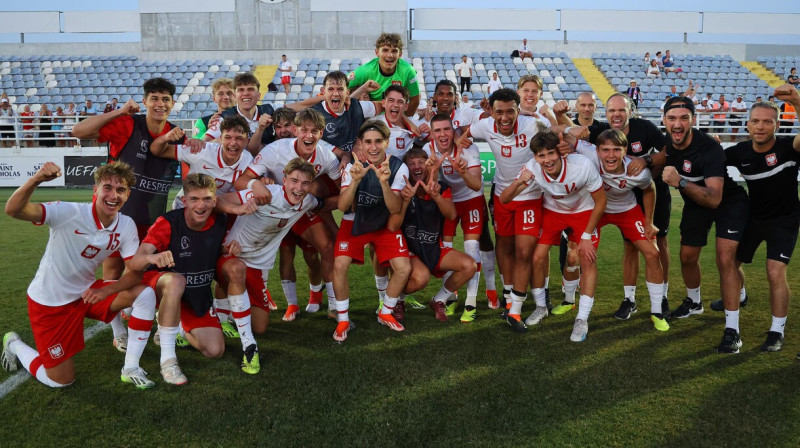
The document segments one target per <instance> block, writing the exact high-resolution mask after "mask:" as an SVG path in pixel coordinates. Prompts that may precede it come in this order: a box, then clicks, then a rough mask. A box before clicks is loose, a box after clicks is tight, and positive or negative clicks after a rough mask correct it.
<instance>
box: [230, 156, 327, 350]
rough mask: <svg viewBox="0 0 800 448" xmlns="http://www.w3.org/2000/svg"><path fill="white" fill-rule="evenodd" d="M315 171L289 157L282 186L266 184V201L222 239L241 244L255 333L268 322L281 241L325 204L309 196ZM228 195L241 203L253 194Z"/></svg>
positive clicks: (262, 330)
mask: <svg viewBox="0 0 800 448" xmlns="http://www.w3.org/2000/svg"><path fill="white" fill-rule="evenodd" d="M316 174H317V173H316V170H315V168H314V165H312V164H311V163H309V162H307V161H305V160H303V159H302V158H300V157H296V158H294V159H292V160H290V161H289V162H288V163H287V164H286V167H285V168H284V175H283V179H282V182H281V184H282V185H277V184H275V185H266V195H264V196H263V199H264V200H265V201H266V204H264V205H259V206H258V208H257V209H256V211H255V213H253V214H251V215H245V216H240V217H239V218H237V219H236V222H235V223H234V224H233V227H231V230H230V232H228V236H227V237H226V238H225V241H226V242H229V243H233V242H238V244H239V245H240V247H241V252H240V253H239V254H238V255H237V257H238V259H241V260H242V261H244V264H245V265H246V270H245V269H243V270H242V272H241V273H240V275H241V276H242V277H245V276H246V279H247V280H246V283H247V293H245V294H244V297H245V298H247V297H248V296H249V305H250V306H251V310H252V325H253V331H254V332H255V333H257V334H261V333H264V332H265V331H266V330H267V325H268V323H269V312H270V307H269V304H268V300H267V296H266V293H265V292H266V285H267V280H268V278H269V271H270V270H271V269H272V267H273V265H274V264H275V256H276V255H277V254H278V248H279V246H280V244H281V241H282V240H283V238H284V237H285V236H286V234H287V233H289V230H291V229H292V226H294V225H295V224H296V223H297V222H298V221H299V220H300V219H301V218H302V217H303V216H304V215H305V214H306V213H307V212H309V211H318V210H321V209H322V207H323V206H324V205H325V202H323V201H321V200H317V199H316V198H314V197H313V196H311V197H308V192H309V190H310V189H311V186H312V183H313V182H314V177H315V176H316ZM255 182H259V181H258V180H255ZM230 195H234V196H235V197H236V198H237V199H236V200H238V201H239V202H241V203H243V204H244V203H246V202H247V201H248V200H250V198H252V197H253V196H254V193H253V191H252V190H250V189H247V190H242V191H239V192H237V193H230ZM336 200H337V198H335V197H334V198H330V201H329V202H331V206H330V207H328V209H329V210H330V209H333V208H334V207H335V206H336V205H335V204H336ZM222 282H223V283H224V280H223V281H222ZM228 300H231V301H232V302H231V304H233V297H230V296H229V298H228ZM234 316H236V314H235V311H234ZM284 320H285V319H284Z"/></svg>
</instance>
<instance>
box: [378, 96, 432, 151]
mask: <svg viewBox="0 0 800 448" xmlns="http://www.w3.org/2000/svg"><path fill="white" fill-rule="evenodd" d="M381 104H382V105H383V114H382V115H378V117H377V119H378V120H380V121H382V122H384V123H386V126H388V127H389V130H390V131H391V135H390V137H389V147H387V148H386V154H387V155H389V156H395V157H397V158H398V159H401V160H402V159H403V156H405V154H406V152H407V151H408V150H409V149H411V147H412V146H414V139H416V138H417V137H418V136H419V135H420V134H421V132H422V131H421V130H420V129H419V128H418V127H417V125H416V124H414V122H413V121H412V120H411V119H410V118H409V117H407V116H406V114H405V113H406V109H407V108H408V90H407V89H406V88H405V87H402V86H389V87H388V88H387V89H386V90H385V91H384V92H383V101H382V102H381ZM424 126H425V127H426V128H427V126H428V125H427V124H424Z"/></svg>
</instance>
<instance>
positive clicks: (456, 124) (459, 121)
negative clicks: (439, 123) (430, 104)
mask: <svg viewBox="0 0 800 448" xmlns="http://www.w3.org/2000/svg"><path fill="white" fill-rule="evenodd" d="M482 113H483V110H481V109H462V108H459V109H453V111H452V112H450V120H451V121H452V122H453V128H455V129H458V128H460V127H466V126H470V125H473V124H475V123H477V122H478V121H480V119H481V114H482Z"/></svg>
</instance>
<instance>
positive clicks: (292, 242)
mask: <svg viewBox="0 0 800 448" xmlns="http://www.w3.org/2000/svg"><path fill="white" fill-rule="evenodd" d="M295 246H300V249H302V250H303V252H316V251H317V249H316V248H315V247H314V245H313V244H311V243H309V242H308V241H306V240H304V239H302V238H300V237H299V236H297V235H295V234H294V232H292V231H289V233H287V234H286V236H285V237H283V239H282V240H281V246H280V247H291V248H294V247H295Z"/></svg>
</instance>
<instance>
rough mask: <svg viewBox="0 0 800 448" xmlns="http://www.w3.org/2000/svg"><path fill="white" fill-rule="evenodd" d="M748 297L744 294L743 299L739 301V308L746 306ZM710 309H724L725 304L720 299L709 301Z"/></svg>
mask: <svg viewBox="0 0 800 448" xmlns="http://www.w3.org/2000/svg"><path fill="white" fill-rule="evenodd" d="M748 299H749V297H747V294H745V295H744V300H742V301H741V302H739V308H744V307H746V306H747V301H748ZM711 309H712V310H714V311H725V305H723V304H722V299H718V300H715V301H713V302H711Z"/></svg>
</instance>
